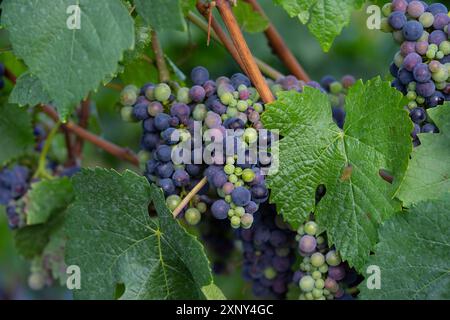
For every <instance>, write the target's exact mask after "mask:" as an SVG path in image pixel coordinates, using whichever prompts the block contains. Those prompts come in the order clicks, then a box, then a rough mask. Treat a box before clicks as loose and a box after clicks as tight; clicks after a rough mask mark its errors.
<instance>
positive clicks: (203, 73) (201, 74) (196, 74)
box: [191, 66, 209, 86]
mask: <svg viewBox="0 0 450 320" xmlns="http://www.w3.org/2000/svg"><path fill="white" fill-rule="evenodd" d="M191 80H192V82H193V83H194V84H195V85H199V86H201V85H203V84H204V83H205V82H206V81H208V80H209V72H208V70H207V69H206V68H204V67H201V66H198V67H195V68H194V69H192V72H191Z"/></svg>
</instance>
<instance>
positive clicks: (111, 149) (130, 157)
mask: <svg viewBox="0 0 450 320" xmlns="http://www.w3.org/2000/svg"><path fill="white" fill-rule="evenodd" d="M41 109H42V111H43V112H44V113H45V114H46V115H48V116H49V117H50V118H52V119H53V121H55V122H58V121H59V117H58V114H57V113H56V111H55V110H54V109H53V108H52V107H50V106H46V105H41ZM63 127H64V128H66V129H67V130H68V131H70V132H72V133H74V134H75V135H77V136H79V137H80V138H82V139H84V140H86V141H89V142H90V143H92V144H94V145H96V146H97V147H99V148H100V149H102V150H104V151H106V152H108V153H109V154H112V155H113V156H115V157H117V158H119V159H122V160H125V161H128V162H130V163H132V164H133V165H135V166H139V159H138V157H137V156H136V155H135V154H134V153H133V152H132V151H131V150H128V149H125V148H121V147H119V146H117V145H115V144H113V143H111V142H109V141H106V140H104V139H102V138H100V137H98V136H96V135H95V134H93V133H91V132H89V131H87V130H85V129H83V128H81V127H80V126H78V125H76V124H75V123H73V122H70V121H69V122H67V123H65V124H63Z"/></svg>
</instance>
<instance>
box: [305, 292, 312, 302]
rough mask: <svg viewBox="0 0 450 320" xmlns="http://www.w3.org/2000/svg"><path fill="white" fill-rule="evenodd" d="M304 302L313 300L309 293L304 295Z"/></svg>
mask: <svg viewBox="0 0 450 320" xmlns="http://www.w3.org/2000/svg"><path fill="white" fill-rule="evenodd" d="M305 298H306V300H314V297H313V295H312V293H311V292H308V293H305Z"/></svg>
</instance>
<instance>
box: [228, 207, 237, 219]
mask: <svg viewBox="0 0 450 320" xmlns="http://www.w3.org/2000/svg"><path fill="white" fill-rule="evenodd" d="M235 214H236V212H234V209H230V210H228V217H229V218H230V219H231V217H233V216H234V215H235Z"/></svg>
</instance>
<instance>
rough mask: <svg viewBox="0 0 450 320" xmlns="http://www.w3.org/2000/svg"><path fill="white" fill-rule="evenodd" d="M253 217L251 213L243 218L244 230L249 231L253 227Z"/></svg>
mask: <svg viewBox="0 0 450 320" xmlns="http://www.w3.org/2000/svg"><path fill="white" fill-rule="evenodd" d="M253 219H254V218H253V216H252V215H251V214H249V213H246V214H244V215H243V216H242V217H241V225H242V228H244V229H249V228H250V227H251V226H252V225H253Z"/></svg>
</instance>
